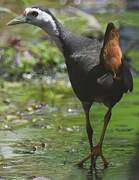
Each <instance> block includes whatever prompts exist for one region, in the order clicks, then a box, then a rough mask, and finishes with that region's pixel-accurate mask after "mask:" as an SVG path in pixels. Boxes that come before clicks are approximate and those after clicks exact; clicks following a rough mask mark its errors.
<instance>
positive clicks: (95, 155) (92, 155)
mask: <svg viewBox="0 0 139 180" xmlns="http://www.w3.org/2000/svg"><path fill="white" fill-rule="evenodd" d="M98 157H101V159H102V161H103V165H104V168H107V167H108V162H107V160H106V159H105V157H104V155H103V153H102V148H101V146H100V145H99V144H98V145H96V146H94V147H93V149H92V151H91V153H89V155H88V156H86V157H85V158H84V159H82V160H81V161H80V162H78V163H77V165H78V166H79V167H83V164H84V162H86V161H87V160H88V159H89V158H91V159H92V160H91V166H92V167H94V168H95V167H96V160H97V158H98Z"/></svg>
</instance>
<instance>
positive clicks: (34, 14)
mask: <svg viewBox="0 0 139 180" xmlns="http://www.w3.org/2000/svg"><path fill="white" fill-rule="evenodd" d="M23 15H24V16H25V17H26V22H27V23H29V24H33V25H36V26H39V27H41V28H43V29H45V30H46V31H48V33H56V34H57V33H58V31H57V26H56V23H55V21H54V19H53V18H52V16H51V15H50V14H48V13H47V12H45V11H43V10H40V9H39V8H26V9H25V11H24V13H23Z"/></svg>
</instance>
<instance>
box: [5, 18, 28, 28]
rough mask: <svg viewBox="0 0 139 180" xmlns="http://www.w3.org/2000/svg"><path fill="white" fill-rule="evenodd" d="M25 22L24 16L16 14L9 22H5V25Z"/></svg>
mask: <svg viewBox="0 0 139 180" xmlns="http://www.w3.org/2000/svg"><path fill="white" fill-rule="evenodd" d="M26 22H27V20H26V17H25V16H23V15H21V16H17V17H15V18H14V19H12V20H11V21H10V22H8V23H7V25H8V26H11V25H16V24H23V23H26Z"/></svg>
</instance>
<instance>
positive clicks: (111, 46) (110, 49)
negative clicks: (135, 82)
mask: <svg viewBox="0 0 139 180" xmlns="http://www.w3.org/2000/svg"><path fill="white" fill-rule="evenodd" d="M119 38H120V35H119V32H118V30H117V29H116V28H115V26H114V24H113V23H108V25H107V28H106V32H105V35H104V42H103V46H102V48H101V52H100V63H102V65H103V66H104V68H105V69H106V70H107V71H110V72H112V74H113V78H114V79H116V78H117V79H118V77H117V73H118V72H119V71H120V69H121V66H122V50H121V48H120V45H119V44H120V42H119Z"/></svg>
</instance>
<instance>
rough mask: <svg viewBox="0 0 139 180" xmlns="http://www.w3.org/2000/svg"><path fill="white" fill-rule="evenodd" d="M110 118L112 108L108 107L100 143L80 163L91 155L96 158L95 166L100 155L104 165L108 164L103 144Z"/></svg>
mask: <svg viewBox="0 0 139 180" xmlns="http://www.w3.org/2000/svg"><path fill="white" fill-rule="evenodd" d="M110 118H111V108H109V109H108V111H107V113H106V115H105V117H104V125H103V129H102V133H101V136H100V140H99V143H98V144H97V145H96V146H94V147H93V149H92V152H91V153H90V154H89V155H88V156H87V157H85V158H84V159H83V160H82V161H80V162H79V164H83V163H84V162H85V161H87V160H88V159H89V158H90V157H91V158H92V159H93V160H94V161H93V165H94V166H95V164H96V160H97V157H98V156H100V157H101V159H102V161H103V163H104V167H107V166H108V162H107V161H106V159H105V157H104V156H103V153H102V144H103V140H104V136H105V132H106V129H107V126H108V123H109V120H110Z"/></svg>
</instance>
